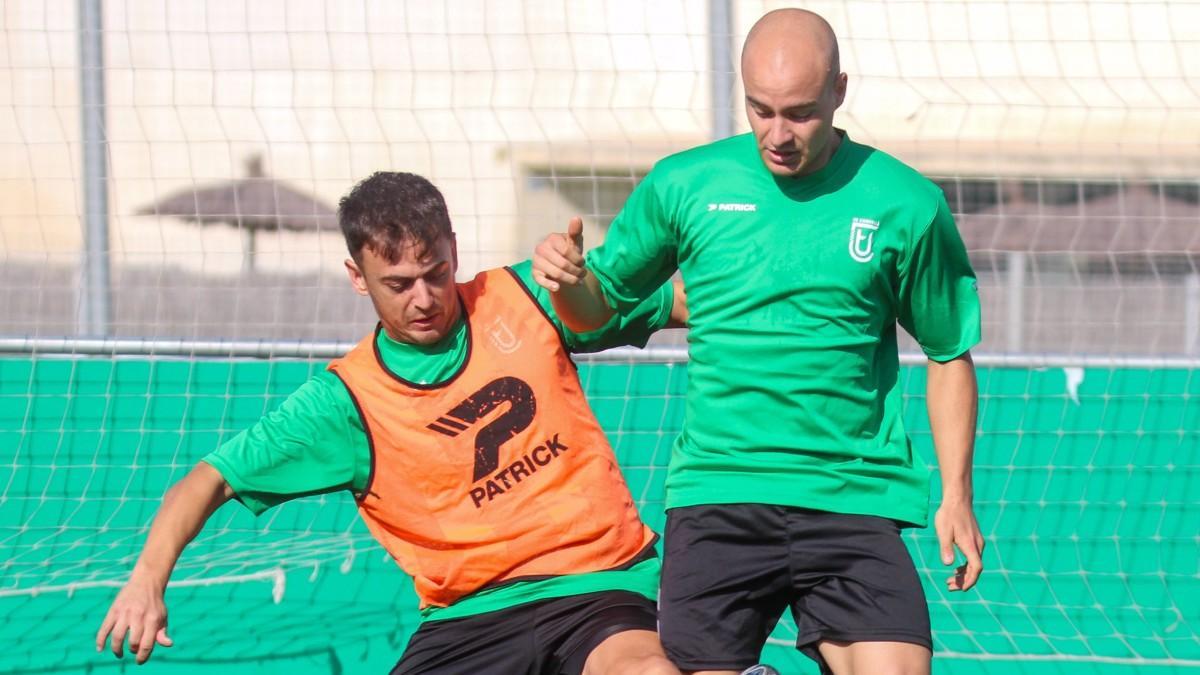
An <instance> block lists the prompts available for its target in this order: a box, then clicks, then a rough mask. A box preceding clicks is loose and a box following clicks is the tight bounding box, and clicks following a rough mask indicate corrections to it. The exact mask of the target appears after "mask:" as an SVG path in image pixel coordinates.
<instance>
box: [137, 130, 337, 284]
mask: <svg viewBox="0 0 1200 675" xmlns="http://www.w3.org/2000/svg"><path fill="white" fill-rule="evenodd" d="M137 214H138V215H143V216H150V215H155V216H173V217H175V218H180V219H182V220H185V221H190V222H194V223H199V224H200V225H210V224H213V223H225V224H227V225H232V226H233V227H235V228H237V229H238V230H239V231H241V232H242V235H243V238H244V240H245V249H244V257H243V264H242V268H243V269H244V270H247V271H253V269H254V253H255V249H256V242H255V237H256V235H257V233H258V231H259V230H279V229H284V230H293V231H300V232H308V231H320V230H326V229H330V230H332V229H335V228H337V215H336V214H335V213H334V211H333V209H331V208H329V207H328V206H326V205H325V204H323V203H321V202H320V201H318V200H317V199H316V198H315V197H312V196H311V195H308V194H305V193H303V192H300V191H299V190H296V189H295V188H292V187H289V186H287V185H286V184H284V183H282V182H280V181H278V180H275V179H274V178H270V177H268V176H267V175H266V173H265V172H264V171H263V166H262V157H261V156H260V155H257V154H255V155H251V156H250V157H248V158H247V159H246V177H245V178H240V179H236V180H232V181H226V182H224V183H217V184H215V185H206V186H197V187H193V188H185V189H183V190H180V191H178V192H175V193H173V194H171V195H168V196H167V197H164V198H163V199H160V200H158V201H157V202H155V203H153V204H150V205H148V206H145V207H142V208H141V209H138V211H137Z"/></svg>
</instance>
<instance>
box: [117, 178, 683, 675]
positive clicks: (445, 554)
mask: <svg viewBox="0 0 1200 675" xmlns="http://www.w3.org/2000/svg"><path fill="white" fill-rule="evenodd" d="M338 219H339V222H340V224H341V226H342V230H343V234H344V235H345V238H346V243H347V247H348V248H349V251H350V255H351V259H348V260H347V261H346V267H347V269H348V271H349V276H350V280H351V282H352V284H353V286H354V288H355V290H356V291H358V292H359V293H360V294H362V295H367V296H369V297H370V298H371V301H372V303H373V304H374V306H375V310H376V312H377V313H378V315H379V320H380V323H379V326H378V328H377V329H376V331H375V332H374V333H373V334H372V335H370V336H368V337H367V338H365V339H364V340H363V341H362V342H360V343H359V346H357V347H355V348H354V349H353V350H352V351H351V352H350V353H349V354H348V355H347V356H346V357H344V358H341V359H338V360H336V361H334V363H333V364H331V365H330V370H329V371H326V372H323V373H321V374H318V375H316V376H315V377H313V378H312V379H311V380H309V381H308V382H307V383H305V384H304V385H302V386H301V387H300V388H299V389H298V390H297V391H296V392H294V393H293V394H292V395H291V396H289V397H288V398H287V399H286V400H285V401H284V402H283V403H282V404H281V405H280V406H279V408H278V409H276V410H275V411H273V412H271V413H270V414H269V415H267V416H266V417H264V418H263V419H262V420H260V421H259V422H258V423H256V424H255V425H254V426H252V427H251V428H250V429H248V430H246V431H244V432H242V433H240V434H238V435H237V436H235V437H233V438H232V439H230V440H229V441H228V442H226V443H225V444H223V445H222V446H221V447H219V448H218V449H217V450H216V451H215V452H213V453H212V454H210V455H208V456H206V457H204V458H203V459H202V460H201V461H200V462H199V463H198V464H197V465H196V467H195V468H194V469H192V471H191V472H190V473H188V475H187V476H185V477H184V478H183V480H181V481H180V482H179V483H178V484H176V485H175V486H174V487H172V488H171V489H170V491H168V493H167V495H166V497H164V499H163V505H162V507H161V508H160V509H159V512H158V514H157V515H156V516H155V518H154V522H153V524H152V525H151V527H150V532H149V535H148V537H147V540H146V543H145V546H144V548H143V550H142V553H141V555H140V556H139V558H138V561H137V563H136V564H135V566H134V569H133V572H132V574H131V575H130V578H129V581H128V582H127V584H126V585H125V586H124V587H123V588H122V589H121V591H120V592H119V593H118V595H117V597H116V599H115V600H114V601H113V604H112V606H111V608H110V609H109V611H108V613H107V615H106V616H105V618H104V620H103V622H102V624H101V626H100V630H99V631H98V632H97V634H96V649H97V650H101V649H103V648H104V646H105V643H106V642H111V648H112V651H113V653H114V654H115V655H116V656H117V657H121V656H122V655H123V653H124V643H125V641H126V638H128V642H129V649H130V651H131V652H133V653H136V656H137V661H138V663H143V662H145V661H146V660H147V659H148V658H149V657H150V655H151V652H152V651H153V649H154V647H155V645H156V644H158V645H162V646H170V645H171V643H172V641H171V639H170V638H169V637H168V636H167V630H166V623H167V608H166V605H165V603H164V591H165V587H166V584H167V579H168V577H169V576H170V574H171V571H172V569H173V567H174V566H175V563H176V561H177V560H178V558H179V555H180V553H181V552H182V551H183V548H184V546H185V545H186V544H187V543H188V542H189V541H190V540H191V539H192V538H193V537H195V535H196V534H197V533H198V532H199V531H200V529H201V528H202V527H203V525H204V523H205V521H206V520H207V519H208V517H209V516H210V515H211V514H212V513H213V512H214V511H215V510H216V509H217V507H219V506H220V505H222V504H224V503H225V502H226V501H229V500H230V499H236V500H238V501H239V502H241V503H242V505H244V506H245V507H246V508H248V509H250V510H251V511H253V512H254V513H256V514H258V513H262V512H263V511H265V510H267V509H268V508H270V507H272V506H274V505H277V504H280V503H283V502H285V501H288V500H289V499H294V498H297V497H302V496H306V495H312V494H319V493H326V492H336V491H343V490H344V491H348V492H350V493H351V494H352V495H353V496H354V499H355V501H356V504H357V506H358V508H359V512H360V514H361V515H362V517H363V519H364V520H365V521H366V522H367V525H368V527H369V528H370V530H371V532H372V534H373V535H375V537H376V538H377V539H379V540H380V542H381V543H382V544H383V545H384V547H385V548H386V549H387V551H388V553H390V554H391V555H392V556H393V557H394V558H396V560H397V562H398V563H399V564H400V565H401V566H402V567H403V568H404V570H405V571H406V572H408V573H409V574H410V575H412V576H413V577H414V579H415V581H416V584H415V588H416V590H417V593H418V595H419V596H420V597H421V600H422V611H421V614H422V619H423V622H422V624H421V626H420V627H419V628H418V630H417V632H416V633H415V634H414V635H413V637H412V639H411V640H410V642H409V644H408V647H407V648H406V649H405V653H404V656H403V658H402V659H401V660H400V662H399V663H398V664H397V666H396V668H395V670H394V671H393V672H394V673H398V674H400V675H415V674H418V673H437V674H438V675H442V674H453V673H460V674H463V675H468V674H469V675H478V674H480V673H529V674H531V675H534V674H542V675H560V674H564V675H579V674H580V673H587V674H588V675H602V674H611V675H642V674H644V673H654V674H657V675H670V674H672V673H674V674H676V675H677V674H678V672H679V671H678V670H677V669H676V668H675V667H674V666H672V665H671V663H670V661H668V660H667V658H666V656H665V654H664V653H663V651H662V647H661V645H660V644H659V641H658V637H657V635H656V634H655V627H656V615H655V602H654V599H655V596H656V594H657V590H658V571H659V562H658V558H657V554H656V553H655V550H654V540H655V538H656V537H655V535H654V534H653V533H652V532H650V530H649V529H648V528H646V527H645V526H644V525H643V524H642V522H641V520H640V518H639V517H638V515H637V511H636V508H635V506H634V502H633V499H632V497H631V496H630V494H629V491H628V488H627V487H626V486H625V483H624V480H623V479H622V478H621V475H620V473H619V471H618V469H617V466H616V461H615V458H614V457H613V456H612V450H611V448H610V447H609V445H608V443H607V441H606V440H605V439H604V434H603V431H602V430H601V429H600V427H599V423H598V422H596V420H595V418H594V416H593V415H592V414H591V411H590V410H589V409H588V407H587V403H586V400H585V398H584V395H583V391H582V389H581V387H580V383H579V379H578V376H577V375H576V373H575V369H574V364H573V363H571V361H570V358H569V356H568V352H575V351H595V350H599V349H604V348H606V347H608V346H612V345H615V344H638V345H644V344H645V342H646V340H647V339H648V337H649V335H650V333H652V332H653V331H654V330H657V329H658V328H662V327H664V326H666V325H668V324H675V323H678V322H680V321H681V320H682V319H683V314H682V312H685V311H686V310H685V309H684V308H683V305H682V304H681V303H680V302H678V300H679V296H676V295H674V294H673V289H672V287H671V286H670V285H669V284H668V285H663V286H662V287H661V288H660V289H658V290H656V291H655V292H654V293H652V294H650V295H649V296H648V298H647V301H646V302H644V303H642V304H641V305H639V307H638V308H637V309H635V310H633V311H632V312H630V313H628V314H627V315H625V316H623V317H621V318H620V319H618V320H614V321H613V322H611V323H609V324H607V325H605V326H604V327H602V328H601V329H600V330H597V331H589V332H588V333H586V334H576V333H573V332H571V331H570V330H565V329H564V328H563V327H562V325H561V322H560V321H559V320H558V319H557V317H556V316H555V314H554V309H553V307H552V306H551V304H550V299H549V297H548V295H549V294H548V293H547V292H546V291H544V290H543V289H541V288H540V287H538V286H537V285H536V284H535V283H534V282H533V281H532V279H531V277H530V274H531V270H530V264H529V262H528V261H526V262H524V263H520V264H517V265H514V266H512V267H511V268H503V269H497V270H488V271H485V272H481V273H480V274H479V275H478V276H477V277H476V278H475V279H474V280H472V281H469V282H465V283H460V284H456V283H455V268H456V267H457V254H456V248H455V239H454V233H453V231H452V229H451V225H450V217H449V214H448V213H447V209H446V204H445V201H444V200H443V198H442V195H441V193H440V192H439V191H438V190H437V188H436V187H434V186H433V185H432V184H431V183H429V181H427V180H425V179H424V178H421V177H420V176H415V175H413V174H407V173H377V174H375V175H373V176H371V177H370V178H368V179H367V180H365V181H363V182H362V183H360V184H359V185H358V186H356V187H355V188H354V190H352V191H351V192H350V194H348V195H347V196H346V197H345V198H343V199H342V201H341V204H340V207H339V209H338Z"/></svg>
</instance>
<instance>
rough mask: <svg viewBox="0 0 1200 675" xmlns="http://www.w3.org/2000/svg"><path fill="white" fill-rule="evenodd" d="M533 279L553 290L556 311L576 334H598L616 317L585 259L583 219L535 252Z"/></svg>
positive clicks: (551, 292)
mask: <svg viewBox="0 0 1200 675" xmlns="http://www.w3.org/2000/svg"><path fill="white" fill-rule="evenodd" d="M533 279H534V281H536V282H537V283H538V285H540V286H541V287H543V288H545V289H546V290H548V291H550V299H551V302H553V303H554V311H555V313H557V314H558V317H559V318H560V319H561V320H562V322H563V325H565V326H566V327H567V328H569V329H570V330H571V331H573V332H575V333H587V332H589V331H594V330H596V329H598V328H600V327H601V326H603V325H604V324H606V323H608V320H609V319H611V318H612V316H613V313H614V312H613V310H612V308H611V307H609V306H608V303H607V302H606V301H605V300H604V292H603V291H602V290H601V289H600V282H599V281H597V280H596V276H595V275H594V274H592V273H591V272H589V271H588V269H587V267H586V266H585V265H584V260H583V220H582V219H580V218H579V217H578V216H576V217H574V218H572V219H571V221H570V223H569V224H568V225H567V231H566V232H555V233H554V234H551V235H549V236H547V237H546V238H545V239H543V240H542V243H540V244H538V245H537V248H535V249H534V251H533Z"/></svg>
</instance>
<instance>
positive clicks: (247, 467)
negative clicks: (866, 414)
mask: <svg viewBox="0 0 1200 675" xmlns="http://www.w3.org/2000/svg"><path fill="white" fill-rule="evenodd" d="M531 270H532V266H531V264H530V262H529V261H524V262H522V263H519V264H517V265H514V266H513V271H514V272H516V273H517V277H518V278H519V279H520V280H521V283H522V285H524V286H525V287H526V288H527V289H528V290H529V291H530V293H531V294H532V295H533V297H534V298H535V299H536V300H537V302H538V304H539V305H541V307H542V309H543V310H545V312H546V315H547V316H548V317H549V318H550V320H551V321H552V322H553V323H554V324H555V325H556V326H557V327H558V328H559V331H560V333H562V335H563V339H564V341H565V342H566V344H567V346H568V347H569V348H570V349H571V350H572V351H575V352H591V351H599V350H602V349H606V348H608V347H612V346H617V345H636V346H644V345H645V344H646V341H647V340H648V339H649V337H650V335H651V334H652V333H653V332H654V331H656V330H658V329H660V328H662V327H664V326H665V325H666V323H667V320H668V319H669V318H670V312H671V303H672V302H673V300H674V296H673V292H672V289H671V286H670V284H664V285H662V286H661V287H660V288H659V289H657V290H656V291H655V292H654V293H652V294H651V295H650V297H649V298H648V299H647V300H646V302H644V303H641V304H639V305H638V306H637V308H636V309H635V310H634V311H632V312H630V313H629V314H628V315H626V316H617V317H614V318H613V320H611V321H610V322H609V323H608V324H607V325H605V326H604V327H603V328H601V329H599V330H596V331H593V332H590V333H585V334H575V333H572V332H571V331H570V330H568V329H566V328H565V327H563V326H562V323H561V321H560V320H559V319H558V316H557V314H555V312H554V307H553V306H552V305H551V303H550V297H549V294H548V293H547V292H546V291H545V289H543V288H542V287H540V286H538V285H537V284H536V283H534V282H533V278H532V275H531ZM466 333H467V324H466V322H465V321H460V322H459V323H458V325H457V326H456V327H455V329H454V330H453V331H452V332H451V333H450V334H449V335H447V336H446V338H445V339H443V340H442V341H441V342H439V343H437V344H434V345H428V346H422V345H409V344H402V343H399V342H396V341H394V340H392V339H391V338H389V337H387V334H386V333H384V332H383V331H380V333H379V338H378V345H379V353H380V355H381V356H382V358H383V360H384V362H385V363H386V365H387V366H388V368H390V369H391V370H392V371H393V372H395V373H398V374H400V375H401V376H403V377H404V378H405V379H407V380H410V381H413V382H422V383H434V382H440V381H443V380H445V379H446V378H448V377H450V376H451V375H453V374H454V373H456V372H457V371H458V370H459V366H461V365H462V362H463V359H465V358H466V357H467V340H466ZM203 461H204V462H206V463H208V464H210V465H211V466H213V467H214V468H216V469H217V471H219V472H220V473H221V475H222V476H223V477H224V478H225V480H226V482H228V483H229V485H230V487H231V488H233V491H234V494H235V495H236V496H237V499H238V501H240V502H241V503H242V504H244V505H245V506H246V507H247V508H248V509H250V510H251V511H253V512H254V513H255V514H259V513H262V512H263V511H266V510H267V509H269V508H271V507H272V506H275V505H278V504H281V503H283V502H286V501H288V500H291V499H295V498H297V497H303V496H307V495H313V494H321V493H328V492H338V491H341V490H348V491H350V492H352V493H354V494H358V493H360V492H361V491H362V490H363V489H364V487H365V486H366V485H367V481H368V479H369V475H370V469H371V451H370V446H369V443H368V440H367V435H366V432H365V431H364V429H363V425H362V419H361V418H360V417H359V414H358V411H357V409H356V407H355V405H354V402H353V400H352V399H351V397H350V393H349V392H348V391H347V390H346V387H345V385H344V384H342V381H341V380H339V379H338V378H337V376H335V375H333V374H332V373H329V372H322V373H319V374H317V375H316V376H314V377H313V378H312V379H311V380H309V381H308V382H305V383H304V384H303V385H301V386H300V387H299V388H298V389H297V390H296V391H295V392H293V393H292V394H291V395H290V396H288V397H287V398H286V399H285V400H284V401H283V402H282V403H281V404H280V405H279V407H278V408H276V409H275V410H274V411H272V412H271V413H269V414H268V415H266V416H265V417H263V418H262V419H261V420H260V421H259V422H257V423H256V424H255V425H254V426H252V427H250V428H249V429H246V430H245V431H243V432H241V433H239V434H237V435H236V436H234V437H233V438H231V439H230V440H229V441H227V442H225V443H224V444H222V445H221V447H219V448H218V449H217V450H216V451H214V452H213V453H211V454H209V455H207V456H206V457H204V458H203ZM658 570H659V562H658V560H657V559H654V560H647V561H644V562H641V563H638V564H637V565H634V566H633V567H631V568H629V569H627V570H615V571H607V572H594V573H591V574H574V575H568V576H563V577H556V578H552V579H545V580H538V581H528V582H518V583H512V584H507V585H503V586H498V587H496V588H490V589H484V590H482V591H480V592H478V593H475V594H473V595H470V596H467V597H465V598H463V599H461V600H459V601H458V602H456V603H455V604H453V605H451V606H449V607H442V608H428V609H426V610H425V611H424V612H423V616H424V618H426V619H451V618H457V617H461V616H468V615H472V614H479V613H482V612H489V611H494V610H497V609H503V608H505V607H511V606H513V605H517V604H522V603H526V602H532V601H536V600H543V599H546V598H555V597H563V596H569V595H579V594H582V593H592V592H596V591H604V590H627V591H633V592H636V593H641V594H642V595H644V596H646V597H648V598H654V597H655V594H656V593H657V591H658Z"/></svg>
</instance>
